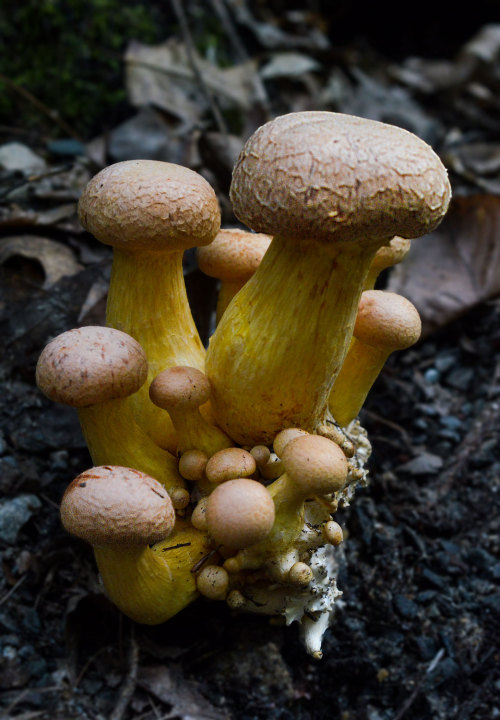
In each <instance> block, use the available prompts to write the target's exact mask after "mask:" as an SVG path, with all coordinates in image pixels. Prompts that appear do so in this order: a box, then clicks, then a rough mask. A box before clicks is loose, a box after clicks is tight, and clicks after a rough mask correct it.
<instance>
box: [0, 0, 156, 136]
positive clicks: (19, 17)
mask: <svg viewBox="0 0 500 720" xmlns="http://www.w3.org/2000/svg"><path fill="white" fill-rule="evenodd" d="M159 5H160V6H161V3H160V4H159ZM0 6H1V7H0V42H1V45H2V53H1V56H0V73H1V74H2V75H4V76H5V77H6V78H8V80H9V82H7V83H6V82H2V80H1V78H0V122H1V123H2V124H4V125H15V126H19V125H23V126H24V127H27V128H29V129H39V130H40V129H41V130H44V129H45V130H47V131H49V132H51V134H54V132H55V130H56V128H57V125H55V124H53V123H51V121H50V119H49V118H47V117H46V116H44V115H43V113H41V112H40V111H39V110H38V109H36V108H35V106H34V105H33V104H32V103H30V102H29V101H28V100H26V99H25V98H22V97H21V96H20V95H19V93H16V92H15V90H13V88H12V83H13V84H14V85H16V86H19V87H21V88H24V89H25V90H27V91H28V92H29V93H31V94H32V95H33V96H35V97H36V98H37V99H38V100H40V101H41V102H42V103H43V104H44V105H46V106H47V107H48V108H49V109H50V110H51V111H54V113H57V114H58V115H59V116H60V117H61V118H62V119H63V120H64V121H65V122H66V123H67V124H68V125H70V126H71V127H72V128H73V129H74V131H75V132H77V133H79V134H81V135H83V136H84V137H88V136H90V135H91V134H92V133H94V132H98V131H100V130H101V129H102V128H101V123H103V122H104V123H105V124H107V125H108V126H112V124H113V123H114V122H116V121H117V120H118V119H119V117H120V115H121V113H122V112H123V106H124V101H125V89H124V80H123V60H122V57H123V52H124V50H125V47H126V46H127V43H128V42H129V41H130V40H131V39H137V40H140V41H142V42H145V43H155V42H160V41H162V40H163V39H164V37H165V35H166V31H165V19H166V18H165V17H164V15H163V14H162V13H163V11H162V10H161V9H159V8H158V7H157V6H156V5H154V4H148V3H146V2H144V3H143V4H138V3H136V2H134V1H133V0H23V1H22V2H19V0H2V2H1V3H0ZM165 12H166V11H165ZM44 126H45V127H44ZM63 134H64V133H63Z"/></svg>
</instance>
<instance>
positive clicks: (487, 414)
mask: <svg viewBox="0 0 500 720" xmlns="http://www.w3.org/2000/svg"><path fill="white" fill-rule="evenodd" d="M499 415H500V403H499V402H490V403H487V404H486V405H485V407H484V409H483V410H482V412H481V413H480V415H479V417H478V418H477V419H476V420H475V421H474V423H473V424H472V427H471V429H470V430H469V432H468V433H467V434H466V435H465V437H464V439H463V440H462V442H461V444H460V449H459V450H458V452H457V457H456V460H455V462H453V463H452V464H451V465H450V466H449V467H448V468H447V469H446V470H445V471H444V472H443V473H441V475H440V483H439V488H438V497H439V498H441V497H443V496H444V495H446V493H447V492H448V491H449V490H450V488H451V486H452V485H453V483H454V481H455V479H456V478H457V477H459V476H460V475H462V474H463V473H464V471H465V470H466V469H467V465H468V464H469V460H470V458H471V456H472V455H473V453H475V452H476V451H477V450H478V448H479V446H480V445H481V442H482V441H483V440H484V438H485V436H486V435H488V433H489V432H490V431H491V430H492V429H493V425H494V423H495V421H496V420H497V419H498V416H499Z"/></svg>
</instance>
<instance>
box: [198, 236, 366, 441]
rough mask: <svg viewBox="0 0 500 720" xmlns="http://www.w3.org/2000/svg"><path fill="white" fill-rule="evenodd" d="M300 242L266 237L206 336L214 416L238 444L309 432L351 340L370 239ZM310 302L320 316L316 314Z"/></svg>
mask: <svg viewBox="0 0 500 720" xmlns="http://www.w3.org/2000/svg"><path fill="white" fill-rule="evenodd" d="M306 244H307V243H306V242H305V241H304V243H303V245H302V246H301V247H297V248H293V247H290V243H289V242H288V241H287V239H285V238H281V237H275V238H274V239H273V241H272V243H271V245H270V247H269V250H268V251H267V253H266V255H265V256H264V258H263V260H262V263H261V264H260V266H259V268H258V270H257V272H256V273H255V275H254V276H253V277H252V278H251V279H250V280H249V281H248V282H247V283H246V285H245V286H244V287H243V288H242V290H240V292H239V293H238V295H237V296H236V297H235V298H234V299H233V301H232V303H231V305H230V307H229V308H228V309H227V311H226V312H225V313H224V316H223V317H222V319H221V322H220V324H219V326H218V328H217V330H216V332H215V334H214V335H213V337H212V339H211V341H210V345H209V349H208V354H207V364H206V368H207V375H208V377H209V379H210V382H211V385H212V393H213V394H212V401H213V402H212V404H213V409H214V414H215V417H216V420H217V422H218V424H219V425H220V426H221V427H222V429H223V430H225V431H226V432H227V433H228V435H230V436H231V437H232V438H233V439H234V440H235V441H237V442H238V443H240V444H242V445H256V444H261V443H262V444H270V443H271V442H272V440H273V438H274V436H275V435H276V434H277V433H278V432H279V431H280V430H282V429H283V428H284V427H289V426H292V427H294V426H296V427H301V428H303V429H304V430H307V431H309V432H314V431H315V430H316V428H317V426H318V425H320V424H321V422H322V421H323V417H324V413H325V410H326V406H327V401H328V395H329V392H330V383H333V378H334V377H336V375H337V373H338V371H339V370H340V367H341V365H342V362H343V360H344V356H345V353H346V352H347V348H348V346H349V341H350V338H351V335H352V330H353V327H354V321H355V318H356V310H357V306H358V303H359V298H360V295H361V289H362V282H363V280H364V277H365V275H366V273H367V272H368V268H369V266H370V263H371V261H372V258H373V256H374V254H375V251H376V249H377V245H376V244H375V245H374V246H373V247H372V248H371V249H367V248H366V246H365V247H364V248H362V249H361V250H360V248H359V247H358V246H356V244H354V243H338V244H336V245H334V246H332V247H330V248H327V247H326V246H323V245H321V244H317V245H316V244H313V243H310V247H309V252H306V251H304V245H306ZM315 304H317V307H318V309H319V307H324V308H325V310H324V312H314V313H313V312H312V308H313V307H314V305H315ZM327 308H334V309H335V315H334V318H335V321H334V322H332V315H331V314H330V312H329V311H327ZM277 319H279V330H278V328H277V326H276V322H277ZM270 338H273V339H275V340H276V341H273V342H270V341H269V339H270ZM278 388H279V391H277V389H278Z"/></svg>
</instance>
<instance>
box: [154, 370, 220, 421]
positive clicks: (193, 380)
mask: <svg viewBox="0 0 500 720" xmlns="http://www.w3.org/2000/svg"><path fill="white" fill-rule="evenodd" d="M149 397H150V398H151V401H152V402H153V403H154V404H155V405H158V407H161V408H163V409H164V410H175V409H182V408H191V409H193V408H198V407H200V405H203V404H204V403H206V402H207V401H208V400H209V398H210V383H209V381H208V378H207V376H206V375H205V374H204V373H202V372H201V370H197V369H196V368H192V367H187V366H185V365H176V366H175V367H171V368H168V369H167V370H163V372H161V373H159V374H158V375H157V376H156V377H155V379H154V380H153V382H152V383H151V385H150V386H149Z"/></svg>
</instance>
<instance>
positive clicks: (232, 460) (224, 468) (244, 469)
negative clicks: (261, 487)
mask: <svg viewBox="0 0 500 720" xmlns="http://www.w3.org/2000/svg"><path fill="white" fill-rule="evenodd" d="M256 469H257V463H256V461H255V458H254V457H253V455H251V453H249V452H248V451H247V450H243V448H236V447H230V448H226V449H225V450H219V452H217V453H215V455H212V457H211V458H210V460H209V461H208V463H207V466H206V468H205V475H206V477H207V480H208V481H209V482H211V483H213V484H217V485H219V484H220V483H223V482H227V481H228V480H235V479H236V478H247V477H250V476H251V475H253V474H254V472H255V471H256Z"/></svg>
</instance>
